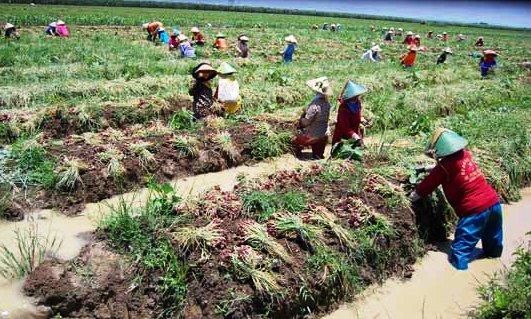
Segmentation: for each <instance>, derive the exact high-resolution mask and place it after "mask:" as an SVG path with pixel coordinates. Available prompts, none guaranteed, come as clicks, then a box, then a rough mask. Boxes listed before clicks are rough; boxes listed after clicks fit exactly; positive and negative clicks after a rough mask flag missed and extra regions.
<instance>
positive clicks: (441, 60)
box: [437, 48, 453, 64]
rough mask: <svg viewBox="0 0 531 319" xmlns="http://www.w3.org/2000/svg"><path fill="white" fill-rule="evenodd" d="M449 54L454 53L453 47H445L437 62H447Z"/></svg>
mask: <svg viewBox="0 0 531 319" xmlns="http://www.w3.org/2000/svg"><path fill="white" fill-rule="evenodd" d="M448 54H453V52H452V49H450V48H446V49H444V51H443V53H441V55H440V56H439V58H438V59H437V64H444V63H446V58H447V57H448Z"/></svg>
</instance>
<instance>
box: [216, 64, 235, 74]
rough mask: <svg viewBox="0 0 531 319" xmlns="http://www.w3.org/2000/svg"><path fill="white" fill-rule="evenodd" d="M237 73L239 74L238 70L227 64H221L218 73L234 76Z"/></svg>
mask: <svg viewBox="0 0 531 319" xmlns="http://www.w3.org/2000/svg"><path fill="white" fill-rule="evenodd" d="M236 72H237V71H236V69H235V68H233V67H232V66H231V65H230V64H228V63H227V62H223V63H222V64H221V66H220V67H219V69H218V73H219V74H232V73H236Z"/></svg>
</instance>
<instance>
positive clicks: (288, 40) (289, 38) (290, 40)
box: [284, 34, 297, 43]
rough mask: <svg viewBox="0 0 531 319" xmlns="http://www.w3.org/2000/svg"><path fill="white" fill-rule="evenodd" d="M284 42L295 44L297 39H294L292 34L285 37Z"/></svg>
mask: <svg viewBox="0 0 531 319" xmlns="http://www.w3.org/2000/svg"><path fill="white" fill-rule="evenodd" d="M284 40H286V42H289V43H297V39H295V36H294V35H293V34H292V35H290V36H287V37H286V38H285V39H284Z"/></svg>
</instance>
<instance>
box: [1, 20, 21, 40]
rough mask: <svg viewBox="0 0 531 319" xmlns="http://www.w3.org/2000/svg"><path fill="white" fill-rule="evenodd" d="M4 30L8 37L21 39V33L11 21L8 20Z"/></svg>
mask: <svg viewBox="0 0 531 319" xmlns="http://www.w3.org/2000/svg"><path fill="white" fill-rule="evenodd" d="M4 31H5V34H4V35H5V37H6V39H12V38H15V39H17V40H18V39H20V34H19V33H18V31H17V28H15V26H14V25H12V24H11V23H9V22H6V24H5V25H4Z"/></svg>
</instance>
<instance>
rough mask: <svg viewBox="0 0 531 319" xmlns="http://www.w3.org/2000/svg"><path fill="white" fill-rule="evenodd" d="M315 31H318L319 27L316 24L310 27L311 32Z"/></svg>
mask: <svg viewBox="0 0 531 319" xmlns="http://www.w3.org/2000/svg"><path fill="white" fill-rule="evenodd" d="M317 30H319V26H318V25H317V24H314V25H312V31H314V32H315V31H317Z"/></svg>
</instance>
